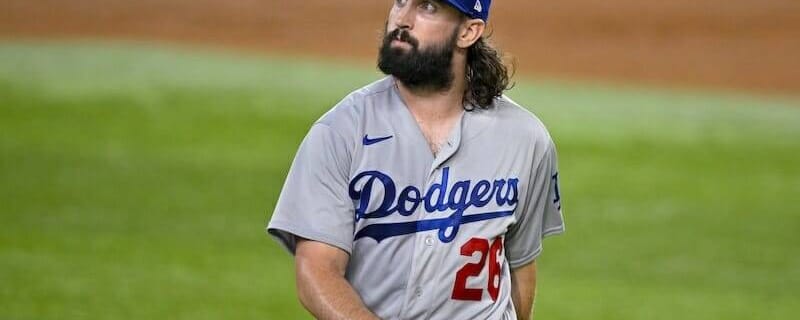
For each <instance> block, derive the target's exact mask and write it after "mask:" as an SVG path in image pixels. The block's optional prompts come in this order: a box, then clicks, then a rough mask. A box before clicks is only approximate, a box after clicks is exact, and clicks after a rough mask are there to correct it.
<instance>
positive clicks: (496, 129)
mask: <svg viewBox="0 0 800 320" xmlns="http://www.w3.org/2000/svg"><path fill="white" fill-rule="evenodd" d="M490 6H491V1H489V0H447V1H425V0H395V1H394V2H393V5H392V8H391V11H390V12H389V16H388V19H387V22H386V30H385V36H384V39H383V43H382V45H381V48H380V51H379V58H378V68H379V69H380V70H381V71H383V73H385V74H386V75H387V76H386V77H385V78H383V79H380V80H378V81H376V82H374V83H372V84H369V85H367V86H365V87H363V88H361V89H358V90H356V91H354V92H353V93H351V94H350V95H348V96H347V97H345V98H344V99H343V100H342V101H341V102H340V103H338V104H337V105H336V106H335V107H334V108H333V109H331V110H330V111H329V112H327V113H326V114H325V115H323V116H322V117H321V118H320V119H319V120H318V121H317V122H315V123H314V125H313V126H312V127H311V129H310V130H309V132H308V134H307V135H306V137H305V139H304V140H303V142H302V144H301V145H300V148H299V150H298V152H297V155H296V156H295V159H294V162H293V163H292V167H291V169H290V170H289V174H288V177H287V178H286V182H285V184H284V187H283V189H282V191H281V194H280V197H279V200H278V203H277V205H276V208H275V211H274V213H273V216H272V218H271V221H270V223H269V225H268V227H267V230H268V232H269V234H271V235H273V236H274V237H275V238H276V239H278V241H279V242H280V243H281V244H282V245H284V246H285V247H286V248H287V249H288V250H289V251H290V252H291V253H293V254H294V257H295V265H296V269H295V270H296V277H297V291H298V295H299V298H300V301H301V303H302V304H303V305H304V306H305V307H306V309H308V310H309V312H311V313H312V314H313V315H314V316H315V317H317V318H319V319H530V317H531V315H532V308H533V298H534V295H535V287H536V263H535V260H536V258H537V257H538V256H539V254H540V253H541V251H542V239H543V238H544V237H545V236H547V235H551V234H557V233H561V232H563V231H564V223H563V218H562V214H561V197H560V194H559V191H558V177H559V176H558V170H557V159H556V149H555V146H554V143H553V140H552V139H551V137H550V134H549V133H548V131H547V130H546V129H545V127H544V125H543V124H542V123H541V121H539V119H538V118H536V117H535V116H534V115H533V114H532V113H530V112H529V111H527V110H526V109H524V108H522V107H520V106H519V105H517V104H516V103H514V102H513V101H511V100H510V99H508V98H507V97H505V96H503V91H504V90H506V89H507V88H508V84H509V76H508V70H507V68H506V67H505V66H504V65H503V63H502V60H501V58H500V56H499V54H498V53H497V51H496V50H495V49H494V48H492V47H491V46H490V45H489V44H488V42H487V41H486V39H485V37H484V30H485V28H486V21H487V19H488V14H489V8H490Z"/></svg>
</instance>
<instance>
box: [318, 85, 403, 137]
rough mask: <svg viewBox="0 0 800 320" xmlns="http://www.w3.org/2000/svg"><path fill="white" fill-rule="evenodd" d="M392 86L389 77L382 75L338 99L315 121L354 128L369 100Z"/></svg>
mask: <svg viewBox="0 0 800 320" xmlns="http://www.w3.org/2000/svg"><path fill="white" fill-rule="evenodd" d="M393 86H394V81H393V80H392V79H391V77H384V78H382V79H379V80H376V81H374V82H372V83H370V84H368V85H365V86H363V87H361V88H359V89H357V90H355V91H353V92H351V93H350V94H348V95H347V96H345V97H344V98H343V99H342V100H341V101H339V102H338V103H337V104H336V105H335V106H333V108H331V109H330V110H328V112H326V113H325V114H323V115H322V116H321V117H320V118H319V119H318V120H317V121H316V123H322V124H325V125H328V126H330V127H332V128H334V129H339V128H342V129H345V128H354V127H355V126H357V125H358V119H361V118H362V117H361V115H362V114H363V112H364V108H365V107H366V106H368V105H369V104H370V103H369V102H370V101H372V100H375V99H380V97H381V96H382V95H383V94H387V93H388V92H389V91H390V90H391V89H392V87H393Z"/></svg>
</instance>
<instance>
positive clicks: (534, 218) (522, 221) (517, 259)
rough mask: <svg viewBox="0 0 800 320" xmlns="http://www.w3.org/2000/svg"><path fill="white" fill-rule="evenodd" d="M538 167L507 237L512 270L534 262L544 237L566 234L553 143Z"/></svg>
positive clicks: (531, 176)
mask: <svg viewBox="0 0 800 320" xmlns="http://www.w3.org/2000/svg"><path fill="white" fill-rule="evenodd" d="M540 159H541V160H540V161H538V162H539V163H538V165H537V164H534V165H533V171H532V172H531V173H530V180H529V183H530V185H529V186H528V189H527V194H526V195H525V196H526V197H527V198H526V199H527V200H526V201H525V204H524V206H523V207H522V208H521V209H522V210H521V211H520V213H519V216H518V219H517V222H516V223H515V224H514V225H512V226H511V228H510V229H509V232H508V233H507V234H506V257H507V258H508V263H509V265H510V266H511V268H517V267H520V266H523V265H526V264H528V263H530V262H532V261H533V260H534V259H536V257H537V256H538V255H539V254H540V253H541V252H542V239H544V237H546V236H549V235H554V234H560V233H563V232H564V219H563V216H562V214H561V194H560V191H559V189H558V158H557V155H556V149H555V145H554V144H553V142H552V141H550V143H549V144H548V145H547V147H546V149H545V152H544V156H543V157H541V158H540Z"/></svg>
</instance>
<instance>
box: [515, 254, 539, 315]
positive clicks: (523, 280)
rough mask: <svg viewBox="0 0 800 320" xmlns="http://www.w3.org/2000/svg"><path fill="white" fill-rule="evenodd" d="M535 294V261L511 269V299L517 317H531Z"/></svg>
mask: <svg viewBox="0 0 800 320" xmlns="http://www.w3.org/2000/svg"><path fill="white" fill-rule="evenodd" d="M535 296H536V261H533V262H531V263H529V264H526V265H524V266H522V267H519V268H516V269H512V270H511V301H513V302H514V309H515V310H516V311H517V319H519V320H530V319H532V318H533V299H534V297H535Z"/></svg>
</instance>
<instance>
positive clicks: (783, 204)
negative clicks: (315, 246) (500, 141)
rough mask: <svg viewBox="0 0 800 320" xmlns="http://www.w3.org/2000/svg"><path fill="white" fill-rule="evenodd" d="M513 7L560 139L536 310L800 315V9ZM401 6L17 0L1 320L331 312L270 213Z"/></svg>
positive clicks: (519, 49)
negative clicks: (301, 275)
mask: <svg viewBox="0 0 800 320" xmlns="http://www.w3.org/2000/svg"><path fill="white" fill-rule="evenodd" d="M494 2H495V3H494V4H493V8H492V16H491V18H490V23H489V25H490V29H491V31H492V39H493V41H494V42H495V44H496V45H498V46H499V47H500V48H501V49H502V50H503V51H504V52H506V53H507V54H508V56H509V59H511V60H513V61H515V63H516V66H517V73H516V76H515V80H516V82H517V86H516V87H515V88H514V89H513V90H512V91H511V92H509V93H508V94H509V95H510V96H511V97H512V98H513V99H514V100H516V101H517V102H519V103H520V104H522V105H524V106H526V107H527V108H529V109H530V110H531V111H533V112H534V113H536V114H537V115H538V116H539V117H540V118H541V119H542V120H543V121H544V122H545V123H546V124H547V125H548V128H549V130H550V131H551V133H552V135H553V137H554V139H555V141H556V143H557V145H558V147H559V156H560V167H561V168H560V171H561V177H562V184H563V185H562V186H561V187H562V193H563V200H562V202H563V206H564V215H565V219H566V222H567V225H568V232H567V233H566V234H565V235H562V236H559V237H554V238H548V240H546V241H545V251H544V253H543V255H542V256H541V258H540V259H539V263H540V264H539V268H540V281H539V291H538V296H537V302H536V310H537V319H794V318H795V317H796V316H797V314H798V312H800V307H799V306H798V304H797V301H799V299H800V256H799V255H798V254H797V252H798V244H800V232H798V231H800V202H799V201H798V196H799V195H800V164H799V163H800V59H798V53H800V1H797V0H762V1H752V0H747V1H746V0H726V1H723V0H673V1H654V0H636V1H634V0H608V1H589V0H561V1H550V2H546V1H523V0H496V1H494ZM390 5H391V1H388V0H385V1H365V0H360V1H356V0H341V1H322V0H306V1H274V0H235V1H222V0H192V1H189V0H160V1H155V0H140V1H122V0H106V1H99V0H73V1H56V0H1V1H0V133H1V134H0V319H255V318H260V319H265V318H266V319H309V318H310V316H308V314H307V313H306V312H305V311H304V310H303V308H302V306H301V305H300V304H299V302H298V301H297V299H296V297H295V288H294V275H293V269H292V268H293V263H292V259H291V257H290V256H289V255H288V254H287V253H286V252H284V251H283V249H281V248H280V247H278V245H277V244H276V243H275V242H274V241H272V240H271V239H270V238H268V237H267V236H266V235H265V233H264V227H265V225H266V221H267V220H268V219H269V217H270V214H271V212H272V208H273V206H274V204H275V201H276V199H277V196H278V192H279V191H280V188H281V186H282V183H283V179H284V178H285V176H286V173H287V171H288V168H289V165H290V162H291V160H292V158H293V156H294V153H295V151H296V148H297V146H298V144H299V143H300V141H301V140H302V138H303V136H304V134H305V133H306V131H307V130H308V128H309V126H310V125H311V124H312V123H313V121H314V120H316V119H317V118H318V117H319V116H321V115H322V114H323V113H324V112H325V111H326V110H328V109H329V108H330V107H332V106H333V105H334V104H335V103H336V102H338V101H339V99H341V98H342V97H344V96H345V95H346V94H347V93H349V92H350V91H352V90H354V89H356V88H359V87H361V86H363V85H365V84H367V83H369V82H371V81H373V80H375V79H377V78H379V77H380V74H379V73H378V72H376V70H375V67H374V60H375V55H376V50H377V45H378V38H379V36H380V34H381V29H382V27H383V23H384V21H385V17H386V14H387V12H388V8H389V7H390Z"/></svg>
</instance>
